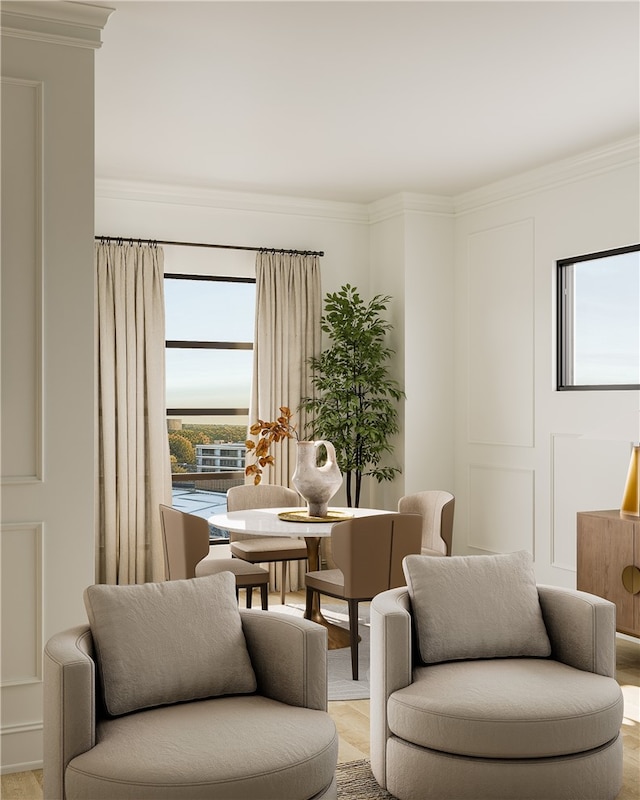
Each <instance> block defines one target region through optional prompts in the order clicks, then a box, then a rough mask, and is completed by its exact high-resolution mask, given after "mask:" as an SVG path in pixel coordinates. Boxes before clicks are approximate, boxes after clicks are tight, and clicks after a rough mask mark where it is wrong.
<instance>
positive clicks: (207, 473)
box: [164, 273, 255, 515]
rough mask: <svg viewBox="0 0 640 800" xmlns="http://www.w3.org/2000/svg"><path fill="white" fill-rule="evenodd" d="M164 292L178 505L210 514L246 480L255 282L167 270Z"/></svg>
mask: <svg viewBox="0 0 640 800" xmlns="http://www.w3.org/2000/svg"><path fill="white" fill-rule="evenodd" d="M164 294H165V336H166V342H165V365H166V403H167V433H168V437H169V450H170V456H171V471H172V483H173V492H174V505H176V507H179V508H181V509H182V510H185V511H191V512H194V513H197V511H199V510H200V511H202V512H203V515H207V514H208V512H209V510H210V506H211V505H212V504H215V502H214V501H215V500H216V496H218V499H219V500H220V501H221V502H223V501H224V494H225V493H226V490H227V489H228V488H229V487H230V486H233V485H237V484H239V483H242V482H243V480H244V478H243V471H244V457H245V445H244V442H245V438H246V430H247V422H248V412H249V397H250V393H251V376H252V364H253V336H254V317H255V279H254V278H244V277H229V276H225V277H223V276H214V275H186V274H177V273H165V277H164Z"/></svg>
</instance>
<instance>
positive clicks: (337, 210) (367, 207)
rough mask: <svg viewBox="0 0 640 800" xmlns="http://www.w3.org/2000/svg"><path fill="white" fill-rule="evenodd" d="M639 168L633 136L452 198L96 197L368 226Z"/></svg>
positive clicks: (131, 187)
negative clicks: (362, 200)
mask: <svg viewBox="0 0 640 800" xmlns="http://www.w3.org/2000/svg"><path fill="white" fill-rule="evenodd" d="M639 164H640V137H638V136H633V137H630V138H628V139H623V140H622V141H619V142H615V143H613V144H610V145H607V146H605V147H600V148H597V149H595V150H590V151H588V152H586V153H582V154H580V155H578V156H574V157H572V158H568V159H564V160H562V161H557V162H554V163H552V164H547V165H545V166H544V167H540V168H539V169H536V170H531V171H529V172H524V173H520V174H519V175H514V176H512V177H510V178H506V179H505V180H502V181H497V182H495V183H492V184H488V185H487V186H483V187H482V188H480V189H475V190H473V191H470V192H465V193H462V194H459V195H456V196H454V197H447V196H444V195H433V194H419V193H416V192H398V193H397V194H394V195H390V196H389V197H384V198H381V199H380V200H375V201H374V202H372V203H368V204H362V203H348V202H342V201H332V200H318V199H313V198H305V197H292V196H288V195H274V194H259V193H252V192H235V191H227V190H222V189H210V188H206V187H196V186H180V185H175V184H164V183H153V182H147V181H130V180H120V179H113V178H96V197H103V198H110V199H118V200H132V201H143V202H151V203H168V204H174V205H187V206H189V205H191V206H203V207H209V208H218V209H223V210H225V211H245V212H246V211H255V212H258V213H269V214H288V215H295V216H301V217H310V218H320V219H331V220H335V221H341V222H349V223H358V224H364V225H369V224H375V223H379V222H383V221H384V220H387V219H392V218H394V217H398V216H402V215H404V214H407V213H419V214H425V215H430V216H443V217H456V216H459V215H463V214H467V213H471V212H473V211H476V210H479V209H481V208H488V207H490V206H493V205H498V204H500V203H504V202H509V201H512V200H515V199H519V198H522V197H526V196H528V195H531V194H535V193H537V192H541V191H546V190H548V189H551V188H555V187H558V186H561V185H563V184H569V183H574V182H576V181H580V180H584V179H586V178H591V177H594V176H596V175H599V174H604V173H607V172H611V171H612V170H615V169H620V168H622V167H626V166H630V165H631V166H633V165H636V166H637V165H639Z"/></svg>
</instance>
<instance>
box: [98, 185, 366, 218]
mask: <svg viewBox="0 0 640 800" xmlns="http://www.w3.org/2000/svg"><path fill="white" fill-rule="evenodd" d="M95 187H96V197H103V198H109V199H117V200H133V201H136V200H138V201H144V202H147V203H169V204H174V205H183V206H204V207H208V208H219V209H224V210H225V211H257V212H261V213H268V214H290V215H296V216H303V217H317V218H321V219H333V220H339V221H341V222H356V223H362V224H366V223H368V222H369V215H368V212H367V207H366V206H364V205H361V204H360V203H345V202H339V201H331V200H315V199H310V198H304V197H290V196H288V195H272V194H257V193H251V192H233V191H224V190H220V189H208V188H201V187H195V186H177V185H174V184H163V183H150V182H146V181H127V180H118V179H112V178H96V182H95Z"/></svg>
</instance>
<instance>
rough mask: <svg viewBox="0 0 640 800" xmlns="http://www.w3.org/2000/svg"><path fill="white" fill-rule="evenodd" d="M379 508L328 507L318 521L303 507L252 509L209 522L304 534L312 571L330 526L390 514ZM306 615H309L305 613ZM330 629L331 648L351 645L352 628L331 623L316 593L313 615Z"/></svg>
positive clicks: (249, 530)
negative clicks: (350, 630) (290, 517)
mask: <svg viewBox="0 0 640 800" xmlns="http://www.w3.org/2000/svg"><path fill="white" fill-rule="evenodd" d="M388 513H390V512H388V511H382V510H380V509H377V508H334V507H331V508H329V510H328V512H327V516H328V517H329V519H327V520H322V521H317V520H316V519H315V518H305V517H307V515H306V514H305V509H304V508H290V507H287V508H250V509H245V510H243V511H227V512H226V514H214V515H213V516H211V517H209V519H208V522H209V524H210V525H213V526H214V527H216V528H220V529H221V530H226V531H229V532H231V533H245V534H250V535H253V536H293V537H303V538H304V540H305V542H306V543H307V560H308V562H309V572H315V571H316V570H319V569H320V540H321V539H322V538H324V537H325V536H331V529H332V528H333V526H334V525H335V524H336V522H342V521H343V520H345V519H352V518H353V517H371V516H373V515H375V514H388ZM282 515H286V516H294V517H296V518H295V521H292V520H291V519H282ZM305 616H306V614H305ZM310 619H312V620H313V621H314V622H317V623H319V624H320V625H322V626H324V627H325V628H326V629H327V634H328V644H329V649H330V650H336V649H338V648H341V647H349V631H348V630H347V629H346V628H342V627H341V626H339V625H335V624H334V623H332V622H329V620H327V619H326V618H325V617H324V616H323V614H322V611H321V610H320V598H319V595H318V594H317V593H314V597H313V604H312V608H311V617H310Z"/></svg>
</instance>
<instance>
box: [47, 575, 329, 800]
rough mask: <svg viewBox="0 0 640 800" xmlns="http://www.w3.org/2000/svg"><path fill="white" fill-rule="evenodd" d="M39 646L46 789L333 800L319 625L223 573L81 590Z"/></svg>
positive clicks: (103, 795) (231, 799) (117, 798)
mask: <svg viewBox="0 0 640 800" xmlns="http://www.w3.org/2000/svg"><path fill="white" fill-rule="evenodd" d="M85 604H86V605H87V610H88V614H89V619H90V621H91V624H90V626H87V625H80V626H78V627H76V628H73V629H71V630H67V631H64V632H62V633H59V634H57V635H55V636H53V637H52V638H51V639H50V640H49V642H48V643H47V645H46V647H45V651H44V796H45V797H46V798H47V800H124V799H125V798H126V800H166V799H167V798H170V799H171V800H192V799H195V798H202V800H205V798H206V800H256V798H260V800H311V799H313V800H320V798H323V800H335V798H336V784H335V767H336V761H337V752H338V735H337V732H336V728H335V725H334V723H333V721H332V719H331V718H330V716H329V715H328V714H327V713H326V708H327V675H326V668H327V657H326V647H327V633H326V630H325V629H324V628H322V627H321V626H320V625H317V624H315V623H313V622H310V621H308V620H303V619H298V618H295V617H291V616H289V615H286V614H278V613H273V612H269V611H260V610H245V609H239V608H238V605H237V602H236V598H235V583H234V580H233V576H232V575H231V573H221V574H219V575H211V576H207V577H202V578H194V579H190V580H178V581H166V582H163V583H155V584H143V585H139V586H95V587H89V589H87V591H86V593H85Z"/></svg>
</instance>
